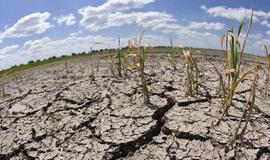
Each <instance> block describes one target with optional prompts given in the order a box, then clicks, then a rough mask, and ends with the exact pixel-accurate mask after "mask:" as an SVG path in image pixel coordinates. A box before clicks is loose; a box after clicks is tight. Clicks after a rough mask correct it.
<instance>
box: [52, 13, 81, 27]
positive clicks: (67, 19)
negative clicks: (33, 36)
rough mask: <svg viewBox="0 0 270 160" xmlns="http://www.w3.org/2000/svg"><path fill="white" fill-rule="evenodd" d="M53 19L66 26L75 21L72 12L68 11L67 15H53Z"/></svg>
mask: <svg viewBox="0 0 270 160" xmlns="http://www.w3.org/2000/svg"><path fill="white" fill-rule="evenodd" d="M53 19H54V20H56V21H57V23H58V24H60V25H61V24H65V25H67V26H72V25H74V24H75V23H76V17H75V16H74V14H72V13H70V14H68V15H61V16H59V17H54V18H53Z"/></svg>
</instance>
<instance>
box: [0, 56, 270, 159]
mask: <svg viewBox="0 0 270 160" xmlns="http://www.w3.org/2000/svg"><path fill="white" fill-rule="evenodd" d="M194 58H195V59H196V60H197V62H198V65H199V68H200V77H199V84H200V85H199V94H198V95H197V96H195V97H190V96H187V95H186V85H185V78H186V74H185V73H186V72H185V67H184V62H183V60H182V57H178V58H177V60H178V62H177V70H176V71H174V70H173V68H172V67H171V65H170V63H169V62H168V60H167V58H166V55H165V54H153V55H149V57H148V63H147V66H146V73H147V75H148V87H149V91H150V102H151V104H152V105H151V107H149V106H146V105H144V103H143V96H142V89H141V87H140V85H141V84H140V77H139V76H138V73H137V72H136V71H129V72H128V77H123V78H120V77H115V76H113V74H112V70H111V65H110V64H111V59H110V58H106V57H103V58H93V57H91V58H86V57H84V58H81V59H76V60H69V61H68V71H69V73H68V74H66V70H65V65H64V63H62V62H59V63H54V64H47V65H44V66H40V67H35V68H33V69H29V70H26V71H23V72H21V73H17V74H15V75H13V76H9V77H8V80H7V84H6V85H5V92H6V94H7V96H6V97H5V98H3V97H1V98H0V159H1V160H2V159H3V160H6V159H12V160H17V159H30V160H31V159H40V160H41V159H42V160H43V159H45V160H49V159H50V160H51V159H55V160H58V159H63V160H64V159H78V160H79V159H84V160H87V159H93V160H98V159H132V160H143V159H158V160H164V159H165V160H166V159H186V160H193V159H197V160H200V159H209V160H210V159H222V160H223V159H237V160H238V159H248V160H253V159H261V160H269V159H270V98H269V97H268V98H262V93H263V92H264V90H265V88H264V85H263V83H264V82H263V73H264V72H263V70H262V69H260V71H259V76H260V79H259V84H258V90H257V98H256V100H255V109H254V110H253V112H252V115H251V119H250V123H248V126H247V130H246V132H245V134H244V138H243V142H242V143H241V145H238V147H231V146H230V145H229V143H230V142H231V140H232V138H233V135H234V132H235V128H236V126H237V125H238V121H239V119H240V117H241V115H242V112H243V110H244V108H245V103H246V99H247V97H248V96H249V93H250V86H251V84H252V79H253V76H249V77H248V78H247V79H246V80H244V81H243V82H242V84H241V85H240V87H239V88H238V90H237V92H236V95H235V96H234V100H233V106H232V107H231V108H230V110H229V114H228V115H227V116H225V117H224V118H223V120H222V121H221V122H220V123H219V124H218V125H214V124H216V122H217V121H218V120H219V119H220V116H221V110H222V108H221V106H222V105H221V99H220V98H219V96H218V89H219V80H218V79H219V77H218V75H217V74H216V72H215V70H214V68H213V66H212V65H210V64H209V63H208V62H207V61H206V60H205V57H204V56H200V55H195V57H194ZM211 61H212V62H213V63H214V64H215V65H216V66H217V67H218V69H219V70H220V71H223V70H224V64H225V62H224V61H223V57H222V56H211ZM252 63H253V62H251V61H250V62H249V61H247V63H246V64H245V68H249V67H251V65H252ZM262 65H263V64H262ZM262 68H263V67H262ZM92 70H93V73H94V76H95V78H94V79H93V77H92V76H93V73H92Z"/></svg>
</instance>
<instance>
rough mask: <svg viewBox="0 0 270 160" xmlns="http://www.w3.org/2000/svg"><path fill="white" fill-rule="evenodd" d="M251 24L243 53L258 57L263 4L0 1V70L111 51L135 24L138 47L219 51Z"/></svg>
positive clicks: (265, 31)
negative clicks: (228, 33) (229, 35)
mask: <svg viewBox="0 0 270 160" xmlns="http://www.w3.org/2000/svg"><path fill="white" fill-rule="evenodd" d="M252 7H253V8H254V9H255V12H254V25H253V26H252V32H251V34H250V38H249V41H248V46H249V47H248V48H247V51H248V52H252V53H254V54H261V55H262V54H263V50H262V45H263V44H267V45H268V46H269V45H270V2H269V0H260V1H257V0H242V1H241V0H237V1H235V0H219V1H213V0H204V1H202V0H189V1H180V0H98V1H97V0H95V1H94V0H57V1H56V0H46V1H45V0H8V1H7V0H5V1H4V0H2V1H0V69H5V68H8V67H10V66H12V65H15V64H21V63H27V62H28V61H29V60H37V59H44V58H48V57H50V56H53V55H55V56H60V55H63V54H70V53H72V52H82V51H89V50H90V47H91V45H93V44H94V43H96V42H101V41H102V42H105V43H107V45H104V46H102V45H100V46H97V47H96V48H95V49H99V48H103V47H111V48H114V47H116V46H117V41H116V37H117V35H119V36H120V37H121V38H122V45H123V46H124V45H125V44H126V41H127V40H128V39H131V38H134V35H136V32H137V30H138V28H139V26H140V25H142V26H143V27H144V28H145V29H146V33H145V35H144V43H148V42H150V43H151V44H152V45H169V37H173V38H174V41H175V44H181V45H182V46H193V47H203V48H217V49H221V47H220V43H219V37H220V36H221V34H222V33H223V32H224V31H225V30H226V28H227V27H228V26H230V25H233V26H237V25H238V24H239V23H240V21H241V20H242V17H246V18H248V17H249V15H250V13H251V8H252Z"/></svg>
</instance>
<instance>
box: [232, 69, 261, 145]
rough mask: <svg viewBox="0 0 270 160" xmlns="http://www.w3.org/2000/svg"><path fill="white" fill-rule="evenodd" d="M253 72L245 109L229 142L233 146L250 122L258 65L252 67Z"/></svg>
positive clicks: (241, 136) (241, 137)
mask: <svg viewBox="0 0 270 160" xmlns="http://www.w3.org/2000/svg"><path fill="white" fill-rule="evenodd" d="M254 71H255V72H254V79H253V83H252V86H251V92H250V95H249V97H248V100H247V102H246V107H245V109H244V111H243V114H242V116H241V118H240V119H239V123H238V126H237V128H236V129H235V133H234V138H233V140H232V141H231V145H233V144H234V143H235V142H236V140H238V139H240V140H241V141H242V139H243V135H244V133H245V131H246V129H247V125H248V122H249V120H250V116H251V112H252V110H253V108H254V103H255V98H256V88H257V82H258V78H259V74H258V71H259V65H258V64H256V65H255V66H254ZM243 120H245V124H244V126H243V127H242V122H243ZM241 127H242V130H241V131H240V132H239V130H240V129H241Z"/></svg>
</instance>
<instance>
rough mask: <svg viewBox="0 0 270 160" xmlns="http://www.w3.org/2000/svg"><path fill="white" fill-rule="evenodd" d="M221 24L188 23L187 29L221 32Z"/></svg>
mask: <svg viewBox="0 0 270 160" xmlns="http://www.w3.org/2000/svg"><path fill="white" fill-rule="evenodd" d="M224 26H225V25H224V24H223V23H208V22H190V24H189V26H187V28H188V29H191V30H192V29H206V30H221V29H223V28H224Z"/></svg>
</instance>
